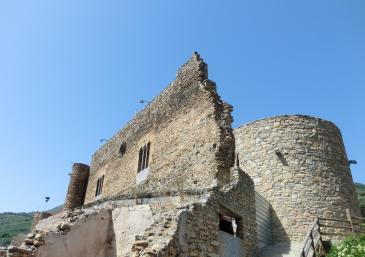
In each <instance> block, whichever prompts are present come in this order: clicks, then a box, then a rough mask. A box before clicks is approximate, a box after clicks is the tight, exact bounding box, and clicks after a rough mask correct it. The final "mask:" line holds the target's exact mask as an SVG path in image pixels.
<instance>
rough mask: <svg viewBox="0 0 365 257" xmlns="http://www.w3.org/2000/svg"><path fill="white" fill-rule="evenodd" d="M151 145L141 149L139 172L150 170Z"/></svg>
mask: <svg viewBox="0 0 365 257" xmlns="http://www.w3.org/2000/svg"><path fill="white" fill-rule="evenodd" d="M150 147H151V143H150V142H149V143H148V144H146V145H144V146H142V147H141V149H139V157H138V170H137V171H138V172H140V171H142V170H144V169H146V168H148V162H149V156H150Z"/></svg>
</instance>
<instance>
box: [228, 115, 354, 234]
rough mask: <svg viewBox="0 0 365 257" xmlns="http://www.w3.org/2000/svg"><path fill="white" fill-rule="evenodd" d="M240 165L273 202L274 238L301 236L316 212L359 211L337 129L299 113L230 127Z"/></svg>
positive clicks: (340, 213) (341, 215) (334, 214)
mask: <svg viewBox="0 0 365 257" xmlns="http://www.w3.org/2000/svg"><path fill="white" fill-rule="evenodd" d="M235 138H236V149H237V151H238V152H239V156H240V160H241V167H242V169H243V170H244V171H245V172H247V173H248V174H249V175H250V176H251V178H252V179H253V181H254V183H255V189H256V191H258V192H259V193H260V194H261V195H262V196H263V197H265V198H266V199H267V200H268V201H269V202H270V203H271V205H272V207H273V211H274V212H273V238H274V239H275V240H288V239H292V240H302V239H303V238H304V237H305V235H306V233H307V230H308V228H309V226H310V224H311V223H312V222H313V220H314V218H315V217H316V216H325V217H337V218H344V217H345V209H346V208H349V209H351V211H352V213H353V214H355V215H360V210H359V206H358V203H357V198H356V194H355V188H354V184H353V180H352V176H351V171H350V169H349V164H348V159H347V156H346V151H345V147H344V144H343V141H342V136H341V133H340V131H339V129H338V128H337V127H336V126H335V125H334V124H333V123H331V122H328V121H325V120H322V119H318V118H313V117H308V116H301V115H294V116H279V117H273V118H268V119H263V120H259V121H255V122H252V123H250V124H247V125H244V126H242V127H240V128H238V129H237V130H235Z"/></svg>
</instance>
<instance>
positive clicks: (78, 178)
mask: <svg viewBox="0 0 365 257" xmlns="http://www.w3.org/2000/svg"><path fill="white" fill-rule="evenodd" d="M89 173H90V167H89V166H88V165H86V164H82V163H74V164H73V166H72V173H71V175H70V176H71V178H70V184H69V186H68V190H67V196H66V200H65V204H64V208H65V209H66V210H69V209H74V208H77V207H80V206H81V205H83V204H84V200H85V193H86V188H87V184H88V181H89Z"/></svg>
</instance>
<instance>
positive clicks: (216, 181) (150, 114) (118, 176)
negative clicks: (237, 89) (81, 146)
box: [86, 54, 235, 203]
mask: <svg viewBox="0 0 365 257" xmlns="http://www.w3.org/2000/svg"><path fill="white" fill-rule="evenodd" d="M231 108H232V107H231V106H229V105H228V104H226V103H224V102H222V101H221V99H220V97H219V95H218V94H217V92H216V87H215V84H214V82H212V81H209V80H208V71H207V65H206V64H205V63H204V62H203V60H202V59H201V58H200V57H199V55H197V54H194V55H193V57H192V58H191V59H190V60H189V61H188V62H187V63H186V64H184V65H183V66H182V67H181V68H180V70H179V71H178V73H177V77H176V80H175V81H174V82H172V83H171V84H170V85H169V86H168V87H167V88H166V89H165V90H164V91H163V92H162V93H161V94H160V95H159V96H158V97H156V98H155V99H154V100H153V101H152V102H151V103H150V104H149V105H148V106H147V107H146V108H145V109H144V110H143V111H141V112H140V113H138V114H137V115H136V117H135V118H134V119H133V120H131V121H130V122H129V123H128V124H127V125H126V126H125V127H124V128H123V129H122V130H121V131H119V132H118V133H117V134H116V135H115V136H113V137H112V138H111V140H110V141H108V142H107V143H106V144H105V145H104V146H103V147H102V148H100V149H99V150H98V151H97V152H96V153H95V154H94V155H93V158H92V163H91V171H90V178H89V183H88V188H87V193H86V203H90V202H93V201H95V200H96V199H98V198H100V197H106V196H111V195H117V194H120V193H121V192H126V191H131V190H135V189H134V188H135V187H136V186H137V183H136V182H137V179H136V177H137V176H139V175H138V172H137V169H138V160H139V150H140V148H141V147H142V146H144V145H146V144H147V143H148V142H150V144H151V145H150V156H149V167H148V169H146V170H145V171H144V173H145V174H144V175H145V179H144V180H143V178H142V179H140V180H142V181H139V182H140V183H139V185H138V186H139V189H138V190H139V191H142V192H167V191H189V190H198V189H199V190H202V189H206V188H210V187H214V186H216V185H224V184H226V183H228V181H229V168H230V167H231V166H233V161H234V160H233V159H234V147H235V146H234V137H233V133H232V129H231V123H232V117H231V110H232V109H231ZM123 143H125V144H124V146H125V149H124V150H125V151H123V153H122V154H121V153H120V151H119V150H120V148H121V146H122V145H123ZM103 175H104V176H105V179H104V185H103V192H102V195H101V196H98V197H95V191H96V184H97V179H98V178H100V177H101V176H103Z"/></svg>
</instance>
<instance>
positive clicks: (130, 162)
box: [0, 53, 360, 257]
mask: <svg viewBox="0 0 365 257" xmlns="http://www.w3.org/2000/svg"><path fill="white" fill-rule="evenodd" d="M231 112H232V106H230V105H229V104H227V103H225V102H223V101H222V100H221V98H220V96H219V95H218V93H217V89H216V85H215V83H214V82H213V81H211V80H209V79H208V69H207V65H206V64H205V63H204V62H203V60H202V59H201V58H200V56H199V55H198V54H197V53H194V55H193V56H192V58H191V59H190V60H189V61H188V62H187V63H186V64H184V65H183V66H182V67H181V68H180V69H179V71H178V72H177V76H176V80H175V81H173V82H172V83H171V84H170V85H169V86H168V87H167V88H166V89H165V90H164V91H163V92H162V93H161V94H160V95H159V96H158V97H156V98H155V99H154V100H153V101H152V102H151V103H149V104H148V106H146V108H145V109H144V110H142V111H141V112H140V113H138V114H137V115H136V116H135V117H134V118H133V119H132V120H131V121H130V122H129V123H128V124H127V125H126V126H125V127H124V128H123V129H121V130H120V131H118V132H117V133H116V134H115V135H114V136H113V137H112V138H111V139H110V140H109V141H108V142H107V143H105V145H103V146H102V147H101V148H100V149H99V150H98V151H96V152H95V153H94V155H93V156H92V161H91V164H90V166H88V165H86V164H81V163H76V164H74V165H73V171H72V174H71V178H70V184H69V187H68V192H67V197H66V201H65V204H64V211H62V212H60V213H58V214H55V215H53V216H50V217H48V218H46V219H43V220H41V221H39V222H38V223H37V224H35V225H34V226H33V231H32V233H30V234H29V235H28V236H27V238H26V239H25V241H24V243H23V245H22V246H21V247H10V248H9V249H8V251H7V253H6V254H8V256H37V257H65V256H72V257H125V256H129V257H137V256H144V257H152V256H159V257H175V256H181V257H183V256H210V257H218V256H221V257H236V256H237V257H243V256H246V257H257V256H260V254H262V253H263V252H264V250H265V248H267V247H268V246H269V245H273V244H277V243H281V242H288V243H295V242H300V241H302V240H303V239H304V237H305V235H306V234H307V231H308V228H309V226H310V224H311V223H312V222H313V220H314V218H315V217H317V216H323V217H332V218H342V217H345V216H346V213H345V209H350V210H351V212H352V213H354V214H355V215H359V216H360V210H359V206H358V203H357V199H356V195H355V188H354V184H353V180H352V176H351V171H350V169H349V163H348V159H347V156H346V152H345V148H344V144H343V141H342V137H341V133H340V131H339V129H338V128H337V127H336V126H335V125H334V124H333V123H331V122H328V121H325V120H322V119H318V118H313V117H309V116H302V115H294V116H280V117H273V118H268V119H263V120H259V121H255V122H252V123H250V124H246V125H243V126H242V127H240V128H238V129H236V130H233V129H232V126H231V124H232V121H233V118H232V116H231ZM0 256H1V255H0Z"/></svg>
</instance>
